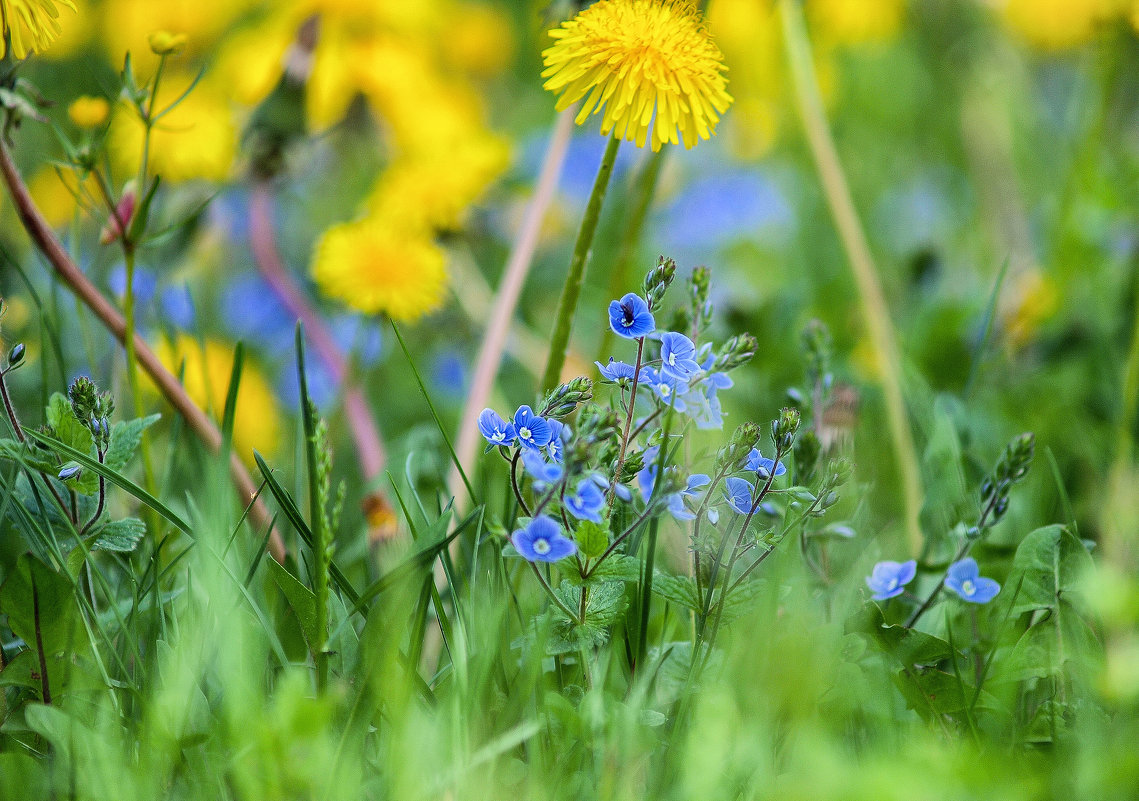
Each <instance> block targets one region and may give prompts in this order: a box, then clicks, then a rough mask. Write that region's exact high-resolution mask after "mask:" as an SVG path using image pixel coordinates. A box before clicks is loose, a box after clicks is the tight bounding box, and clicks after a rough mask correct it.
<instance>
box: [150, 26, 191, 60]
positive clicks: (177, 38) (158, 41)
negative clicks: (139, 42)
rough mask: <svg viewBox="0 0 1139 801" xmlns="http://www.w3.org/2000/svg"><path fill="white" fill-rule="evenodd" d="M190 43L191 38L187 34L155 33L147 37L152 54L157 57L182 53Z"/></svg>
mask: <svg viewBox="0 0 1139 801" xmlns="http://www.w3.org/2000/svg"><path fill="white" fill-rule="evenodd" d="M188 41H189V37H188V36H186V34H184V33H171V32H170V31H153V32H152V33H150V34H148V35H147V37H146V43H147V44H148V45H150V52H152V53H154V55H156V56H172V55H174V54H176V53H180V52H181V51H182V49H183V48H184V47H185V46H186V42H188Z"/></svg>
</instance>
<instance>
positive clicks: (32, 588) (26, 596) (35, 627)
mask: <svg viewBox="0 0 1139 801" xmlns="http://www.w3.org/2000/svg"><path fill="white" fill-rule="evenodd" d="M0 609H2V610H3V611H4V612H5V613H7V615H8V626H9V627H10V628H11V629H12V632H13V633H14V634H15V635H16V636H18V637H20V638H21V639H22V640H23V641H24V642H26V643H29V644H30V645H32V647H33V648H34V647H35V646H34V644H35V643H36V642H42V643H43V650H44V657H45V659H46V658H49V657H54V656H55V655H56V654H61V653H74V652H75V651H76V650H77V649H78V647H79V645H80V643H81V642H82V634H81V629H82V625H81V620H80V617H79V605H78V604H77V603H76V601H75V592H74V588H73V587H72V584H71V582H70V581H68V580H67V579H66V578H65V577H64V576H63V575H62V574H60V573H57V572H55V571H54V570H52V569H51V568H50V567H48V566H47V565H45V564H44V563H43V562H41V561H40V560H39V559H36V558H35V557H34V556H32V555H31V554H27V553H26V554H23V555H21V556H20V557H19V559H17V560H16V569H15V570H13V571H12V572H11V573H9V574H8V578H7V579H6V580H5V581H4V584H3V586H0ZM53 686H54V685H53Z"/></svg>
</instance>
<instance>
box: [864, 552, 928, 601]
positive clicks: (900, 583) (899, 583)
mask: <svg viewBox="0 0 1139 801" xmlns="http://www.w3.org/2000/svg"><path fill="white" fill-rule="evenodd" d="M917 571H918V563H917V562H916V561H914V560H913V559H911V560H910V561H908V562H890V561H886V562H879V563H878V564H876V565H874V569H873V570H872V571H871V572H870V575H869V576H867V577H866V586H867V587H869V588H870V589H871V590H872V591H873V593H874V594H873V595H871V596H870V597H871V598H873V599H874V600H875V601H885V600H886V599H887V598H893V597H894V596H895V595H901V594H902V592H903V591H904V589H905V585H907V584H909V583H910V582H911V581H913V580H914V576H916V575H917Z"/></svg>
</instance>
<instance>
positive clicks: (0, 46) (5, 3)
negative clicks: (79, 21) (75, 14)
mask: <svg viewBox="0 0 1139 801" xmlns="http://www.w3.org/2000/svg"><path fill="white" fill-rule="evenodd" d="M58 6H64V7H65V8H70V9H71V10H72V11H74V10H75V4H74V3H73V2H72V0H0V27H2V28H3V33H4V34H5V36H10V37H11V38H12V53H13V55H15V56H16V58H23V57H24V56H26V55H27V54H28V53H30V52H32V51H33V50H35V51H42V50H45V49H47V47H48V45H50V44H51V43H52V42H54V41H55V40H56V38H57V37H58V36H59V35H60V34H61V33H63V29H62V28H61V27H60V25H59V8H58ZM3 53H4V43H3V42H0V54H3Z"/></svg>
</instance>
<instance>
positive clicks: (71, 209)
mask: <svg viewBox="0 0 1139 801" xmlns="http://www.w3.org/2000/svg"><path fill="white" fill-rule="evenodd" d="M28 191H30V192H31V194H32V200H34V201H35V202H36V206H37V207H39V210H40V212H41V213H42V214H43V216H44V219H46V220H47V221H48V224H49V225H51V226H52V227H53V228H59V227H61V226H64V225H66V224H68V223H70V222H71V221H72V220H73V219H74V217H75V207H76V205H77V204H78V205H79V208H80V211H83V204H82V203H80V202H79V201H78V198H82V197H83V196H84V195H87V196H88V197H90V196H92V194H93V193H94V192H95V191H96V184H95V178H94V177H93V176H91V175H88V176H87V177H86V178H85V179H84V180H83V182H82V185H81V184H80V181H79V176H78V175H76V173H75V171H74V170H69V169H56V168H55V167H54V166H52V165H47V166H44V167H41V168H40V170H39V171H38V172H36V173H35V175H33V176H32V178H31V180H30V181H28Z"/></svg>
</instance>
